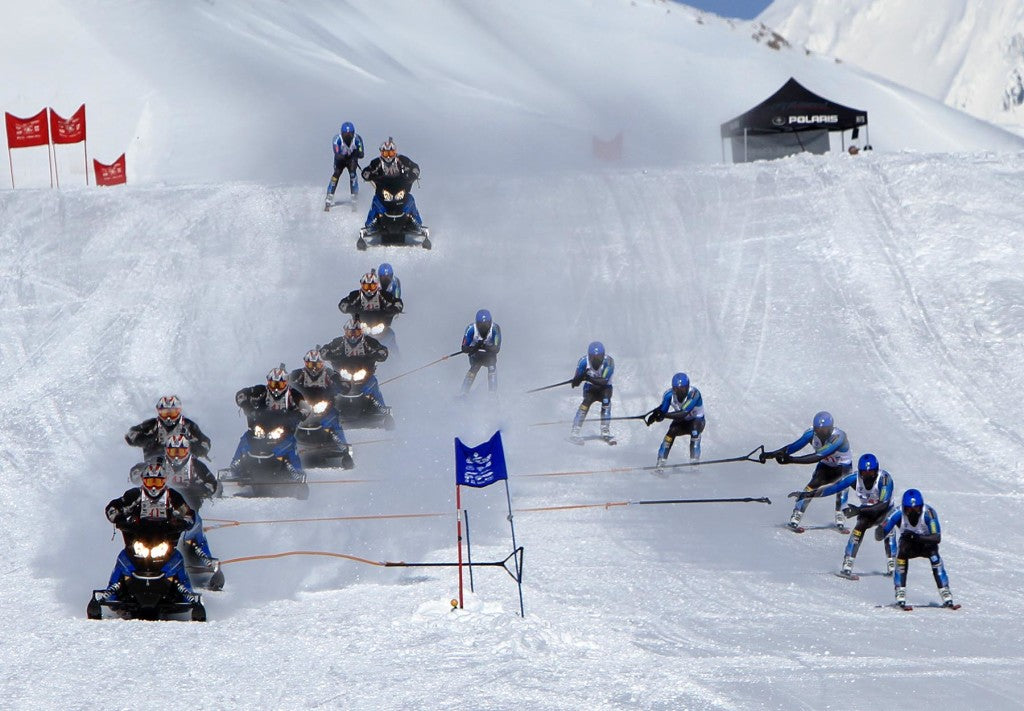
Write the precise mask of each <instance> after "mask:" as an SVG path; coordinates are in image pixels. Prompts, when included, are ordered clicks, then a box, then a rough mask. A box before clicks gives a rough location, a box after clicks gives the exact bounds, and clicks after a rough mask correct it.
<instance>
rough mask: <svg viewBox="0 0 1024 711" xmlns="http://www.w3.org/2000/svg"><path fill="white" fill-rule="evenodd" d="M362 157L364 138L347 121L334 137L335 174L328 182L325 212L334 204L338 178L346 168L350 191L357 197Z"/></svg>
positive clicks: (353, 197)
mask: <svg viewBox="0 0 1024 711" xmlns="http://www.w3.org/2000/svg"><path fill="white" fill-rule="evenodd" d="M362 158H363V139H362V138H361V137H360V136H359V134H358V133H356V127H355V126H354V125H353V124H352V123H351V122H350V121H346V122H345V123H343V124H341V130H340V131H339V132H338V135H337V136H335V137H334V175H332V176H331V182H329V183H328V184H327V199H326V200H325V202H324V212H327V211H329V210H330V209H331V207H332V206H333V205H334V191H335V190H336V189H337V187H338V179H339V178H340V177H341V174H342V173H343V172H344V171H345V170H348V188H349V192H351V193H352V199H353V200H355V199H356V195H358V194H359V177H358V175H359V161H360V160H362ZM353 207H354V206H353Z"/></svg>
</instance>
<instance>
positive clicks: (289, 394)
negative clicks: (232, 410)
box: [231, 363, 312, 480]
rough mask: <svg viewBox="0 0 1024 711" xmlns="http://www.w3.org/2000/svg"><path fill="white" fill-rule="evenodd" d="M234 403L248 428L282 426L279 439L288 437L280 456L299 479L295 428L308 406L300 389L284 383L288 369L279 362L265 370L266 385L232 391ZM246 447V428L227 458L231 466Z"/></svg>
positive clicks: (305, 415)
mask: <svg viewBox="0 0 1024 711" xmlns="http://www.w3.org/2000/svg"><path fill="white" fill-rule="evenodd" d="M235 404H237V405H238V406H239V407H240V408H242V412H244V413H245V417H246V420H247V422H248V426H249V429H250V430H252V429H253V428H254V427H255V426H257V425H259V426H260V427H262V428H263V430H264V431H267V432H270V431H272V430H275V429H277V428H278V427H281V428H283V430H284V436H283V437H282V442H287V441H288V440H291V446H290V447H289V448H288V453H287V458H286V459H285V460H284V462H285V465H286V466H287V467H288V471H289V472H290V473H291V475H292V478H293V479H296V480H300V479H302V478H303V476H304V474H303V471H302V461H301V460H300V459H299V453H298V451H297V449H296V442H295V430H296V429H297V428H298V426H299V423H301V422H302V421H303V420H304V419H306V418H307V417H309V413H310V412H312V409H311V408H310V406H309V403H307V402H306V399H305V398H304V397H303V395H302V393H300V392H299V391H298V390H296V389H295V388H293V387H290V386H289V384H288V372H287V371H286V370H285V369H284V364H283V363H282V364H281V366H280V367H277V368H273V369H272V370H271V371H270V372H269V373H267V384H266V385H253V386H251V387H248V388H242V389H241V390H239V391H238V392H237V393H235ZM249 451H250V443H249V437H248V432H246V433H244V434H243V435H242V438H241V439H240V440H239V441H238V447H237V448H236V449H235V456H234V457H232V458H231V468H232V469H236V468H237V466H238V464H239V462H240V461H241V460H242V457H243V456H244V455H246V454H248V453H249Z"/></svg>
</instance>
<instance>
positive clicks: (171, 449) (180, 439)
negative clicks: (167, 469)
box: [164, 434, 192, 469]
mask: <svg viewBox="0 0 1024 711" xmlns="http://www.w3.org/2000/svg"><path fill="white" fill-rule="evenodd" d="M191 453H192V445H191V443H190V442H189V441H188V437H186V436H185V435H180V434H176V435H174V436H172V437H171V438H169V439H168V440H167V444H165V445H164V454H165V455H166V456H167V460H166V461H167V464H169V465H170V466H171V467H172V468H174V469H181V468H182V467H183V466H185V464H187V463H188V458H189V455H190V454H191Z"/></svg>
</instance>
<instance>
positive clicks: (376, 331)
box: [363, 323, 387, 336]
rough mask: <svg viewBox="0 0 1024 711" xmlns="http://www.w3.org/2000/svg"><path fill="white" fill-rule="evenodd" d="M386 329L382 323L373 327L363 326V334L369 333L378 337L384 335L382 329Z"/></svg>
mask: <svg viewBox="0 0 1024 711" xmlns="http://www.w3.org/2000/svg"><path fill="white" fill-rule="evenodd" d="M385 328H387V326H385V325H384V324H382V323H378V324H377V325H375V326H363V333H369V334H370V335H371V336H379V335H380V334H382V333H384V329H385Z"/></svg>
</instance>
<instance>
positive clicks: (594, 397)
mask: <svg viewBox="0 0 1024 711" xmlns="http://www.w3.org/2000/svg"><path fill="white" fill-rule="evenodd" d="M614 373H615V361H614V360H613V359H612V357H611V356H610V355H607V354H606V353H605V350H604V344H603V343H601V342H600V341H594V342H592V343H591V344H590V345H589V346H587V354H586V355H585V356H583V357H582V358H580V361H579V363H577V364H576V372H575V374H574V375H573V376H572V381H571V384H572V386H573V387H574V388H575V387H579V385H580V384H581V383H584V385H583V402H581V403H580V406H579V408H578V409H577V410H576V416H575V417H574V418H573V421H572V433H571V434H570V435H569V441H570V442H572V443H573V444H583V437H582V436H581V435H580V428H581V427H582V426H583V421H584V420H585V419H586V418H587V412H588V411H589V410H590V406H591V405H593V404H594V403H595V402H600V403H601V439H603V440H604V441H605V442H607V443H608V444H616V441H615V438H614V437H612V433H611V429H610V427H609V425H610V424H611V418H612V375H613V374H614Z"/></svg>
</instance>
